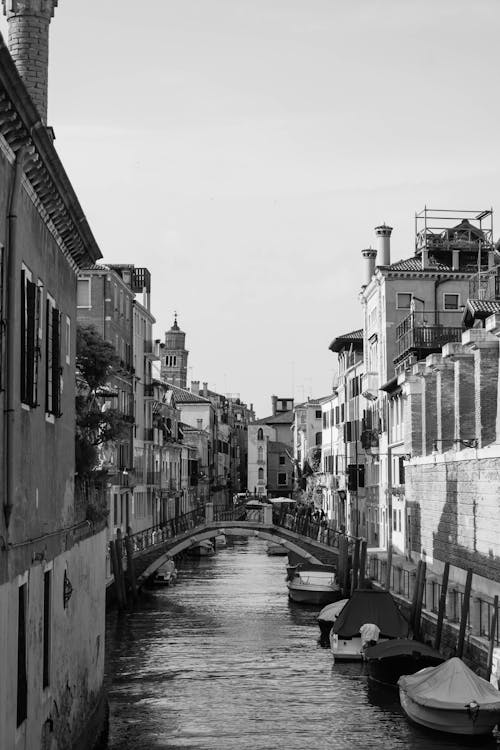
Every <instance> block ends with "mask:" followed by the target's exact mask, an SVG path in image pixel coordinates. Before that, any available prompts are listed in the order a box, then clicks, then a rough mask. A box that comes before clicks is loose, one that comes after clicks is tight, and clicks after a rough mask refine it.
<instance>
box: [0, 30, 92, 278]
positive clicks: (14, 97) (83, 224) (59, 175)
mask: <svg viewBox="0 0 500 750" xmlns="http://www.w3.org/2000/svg"><path fill="white" fill-rule="evenodd" d="M0 94H1V98H2V99H4V98H5V99H6V100H7V106H5V107H4V109H3V112H2V120H3V122H2V125H4V124H5V118H8V120H9V127H8V128H3V130H2V132H3V135H4V137H5V140H6V141H7V143H8V144H9V146H10V147H11V149H12V151H13V152H15V153H16V152H20V149H21V148H22V147H23V146H25V147H26V148H27V153H29V157H28V158H27V159H26V160H25V163H24V165H23V169H24V173H25V175H26V177H27V178H28V180H29V182H30V184H31V187H32V188H33V191H34V193H35V194H36V196H37V198H38V200H39V201H40V205H41V206H42V207H43V208H44V210H45V211H46V212H47V215H48V216H49V217H50V220H51V221H52V224H53V225H54V227H55V228H56V229H57V233H58V234H59V236H60V238H61V240H62V242H63V243H64V247H65V249H66V251H67V252H68V253H69V255H70V256H71V257H72V259H73V261H74V262H75V263H76V265H77V266H78V268H82V266H83V265H85V264H86V263H93V262H95V261H96V260H97V259H98V258H100V257H101V251H100V250H99V247H98V245H97V242H96V240H95V238H94V235H93V234H92V231H91V229H90V226H89V224H88V222H87V218H86V216H85V214H84V212H83V209H82V207H81V205H80V203H79V201H78V198H77V195H76V193H75V190H74V188H73V186H72V184H71V182H70V180H69V177H68V175H67V173H66V171H65V169H64V167H63V164H62V162H61V160H60V158H59V155H58V153H57V151H56V149H55V147H54V143H53V138H52V135H51V132H50V131H51V129H50V128H47V127H46V125H45V124H44V123H43V122H42V120H41V117H40V113H39V112H38V110H37V108H36V106H35V104H34V103H33V100H32V99H31V96H30V95H29V93H28V91H27V89H26V86H25V85H24V83H23V81H22V79H21V76H20V75H19V72H18V70H17V67H16V64H15V63H14V60H13V59H12V57H11V55H10V52H9V50H8V48H7V45H6V43H5V41H4V39H3V37H2V35H1V34H0ZM10 104H12V107H10Z"/></svg>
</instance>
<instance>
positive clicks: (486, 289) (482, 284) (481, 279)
mask: <svg viewBox="0 0 500 750" xmlns="http://www.w3.org/2000/svg"><path fill="white" fill-rule="evenodd" d="M469 298H470V299H485V300H500V275H499V273H498V268H489V269H488V270H487V271H481V272H480V273H475V274H474V275H473V276H471V278H470V280H469Z"/></svg>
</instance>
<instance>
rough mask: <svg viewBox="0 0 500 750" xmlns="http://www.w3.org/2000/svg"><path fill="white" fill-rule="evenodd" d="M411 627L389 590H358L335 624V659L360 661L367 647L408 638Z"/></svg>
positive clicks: (333, 646)
mask: <svg viewBox="0 0 500 750" xmlns="http://www.w3.org/2000/svg"><path fill="white" fill-rule="evenodd" d="M408 630H409V626H408V622H407V620H406V619H405V618H404V617H403V615H402V614H401V612H400V611H399V609H398V607H397V606H396V602H395V601H394V599H393V598H392V596H391V594H390V593H389V592H388V591H385V590H380V591H379V590H377V589H356V590H355V591H354V592H353V593H352V596H351V598H350V599H349V601H348V602H347V604H346V605H345V607H344V608H343V609H342V611H341V613H340V615H339V616H338V618H337V620H336V621H335V622H334V624H333V626H332V629H331V631H330V645H331V648H332V652H333V656H334V658H335V660H341V659H343V660H346V661H347V660H348V661H358V660H361V659H363V656H364V650H365V647H367V646H369V645H375V642H378V641H385V640H388V639H391V638H406V637H407V636H408ZM373 641H374V642H373Z"/></svg>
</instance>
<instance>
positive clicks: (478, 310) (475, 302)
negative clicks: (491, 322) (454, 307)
mask: <svg viewBox="0 0 500 750" xmlns="http://www.w3.org/2000/svg"><path fill="white" fill-rule="evenodd" d="M495 313H500V301H499V300H494V299H468V300H467V303H466V305H465V310H464V316H463V323H464V325H465V326H467V327H469V328H470V327H472V325H473V324H474V321H475V320H485V319H486V318H489V316H490V315H494V314H495Z"/></svg>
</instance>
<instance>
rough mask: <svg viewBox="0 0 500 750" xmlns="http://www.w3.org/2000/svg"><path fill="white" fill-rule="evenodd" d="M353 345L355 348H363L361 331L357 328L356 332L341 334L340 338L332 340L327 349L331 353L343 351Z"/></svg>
mask: <svg viewBox="0 0 500 750" xmlns="http://www.w3.org/2000/svg"><path fill="white" fill-rule="evenodd" d="M350 344H355V345H356V346H357V347H362V346H363V329H362V328H358V329H357V330H356V331H351V332H350V333H343V334H342V335H341V336H337V338H335V339H333V341H332V343H331V344H330V346H329V347H328V348H329V349H331V351H332V352H339V351H340V350H341V349H345V348H346V346H348V345H350Z"/></svg>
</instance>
